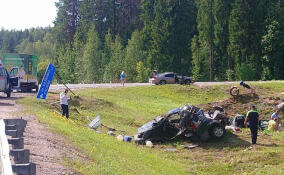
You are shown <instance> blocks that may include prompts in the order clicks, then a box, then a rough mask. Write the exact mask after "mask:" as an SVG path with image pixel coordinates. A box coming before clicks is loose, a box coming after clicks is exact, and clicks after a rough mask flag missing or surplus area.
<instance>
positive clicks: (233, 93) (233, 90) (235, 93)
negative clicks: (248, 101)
mask: <svg viewBox="0 0 284 175" xmlns="http://www.w3.org/2000/svg"><path fill="white" fill-rule="evenodd" d="M230 94H231V96H233V97H236V96H238V95H239V94H240V90H239V88H238V87H236V86H234V87H232V88H231V89H230Z"/></svg>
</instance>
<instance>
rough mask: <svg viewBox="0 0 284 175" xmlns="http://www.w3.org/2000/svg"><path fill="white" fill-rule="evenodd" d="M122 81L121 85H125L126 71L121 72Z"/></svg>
mask: <svg viewBox="0 0 284 175" xmlns="http://www.w3.org/2000/svg"><path fill="white" fill-rule="evenodd" d="M120 82H121V85H122V86H124V83H125V73H124V71H122V72H121V74H120Z"/></svg>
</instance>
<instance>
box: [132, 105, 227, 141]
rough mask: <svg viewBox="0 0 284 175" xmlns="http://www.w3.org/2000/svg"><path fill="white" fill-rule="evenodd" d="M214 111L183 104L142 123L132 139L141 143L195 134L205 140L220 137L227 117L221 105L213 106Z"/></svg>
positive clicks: (187, 136)
mask: <svg viewBox="0 0 284 175" xmlns="http://www.w3.org/2000/svg"><path fill="white" fill-rule="evenodd" d="M213 109H214V112H211V111H208V112H207V113H206V114H204V112H203V110H202V109H200V108H198V107H195V106H191V105H188V104H187V105H185V106H184V107H180V108H175V109H172V110H170V111H168V114H166V115H165V116H158V117H156V118H155V119H154V120H151V121H150V122H148V123H146V124H144V125H143V126H141V127H140V128H139V129H138V133H137V134H136V135H135V137H134V139H135V141H136V143H140V144H143V143H145V141H148V140H150V141H152V142H153V141H154V142H155V141H156V142H157V141H165V140H173V139H177V138H182V137H183V138H189V137H192V136H197V137H198V138H200V140H203V141H206V140H208V139H209V138H210V137H212V138H217V139H219V138H222V137H223V136H224V135H225V133H226V130H225V126H226V125H227V123H228V118H227V117H226V116H225V114H224V110H223V109H222V108H221V107H218V106H217V107H213Z"/></svg>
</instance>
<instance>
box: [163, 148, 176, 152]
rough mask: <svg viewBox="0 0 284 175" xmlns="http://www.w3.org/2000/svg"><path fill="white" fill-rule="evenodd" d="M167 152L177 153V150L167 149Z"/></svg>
mask: <svg viewBox="0 0 284 175" xmlns="http://www.w3.org/2000/svg"><path fill="white" fill-rule="evenodd" d="M165 151H166V152H177V149H176V148H167V149H165Z"/></svg>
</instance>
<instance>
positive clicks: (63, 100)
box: [60, 89, 69, 119]
mask: <svg viewBox="0 0 284 175" xmlns="http://www.w3.org/2000/svg"><path fill="white" fill-rule="evenodd" d="M67 93H68V89H65V91H64V92H61V93H60V105H61V109H62V116H66V118H67V119H68V118H69V107H68V96H67Z"/></svg>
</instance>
